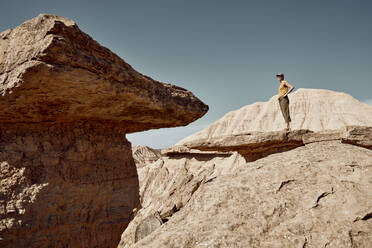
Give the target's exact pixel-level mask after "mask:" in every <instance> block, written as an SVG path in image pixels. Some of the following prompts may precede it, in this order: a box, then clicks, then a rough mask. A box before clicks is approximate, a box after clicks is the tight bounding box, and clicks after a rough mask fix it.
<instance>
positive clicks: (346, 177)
mask: <svg viewBox="0 0 372 248" xmlns="http://www.w3.org/2000/svg"><path fill="white" fill-rule="evenodd" d="M371 131H372V127H358V126H351V127H344V128H342V129H340V130H336V131H322V132H310V131H307V130H302V131H293V132H289V133H288V134H287V135H283V133H282V132H271V133H269V134H267V136H264V135H263V134H262V133H255V132H253V133H252V134H250V135H248V136H247V137H243V138H242V137H240V136H237V137H238V138H237V139H236V140H235V141H234V140H233V138H232V136H227V137H225V138H227V140H225V141H226V143H225V144H229V143H228V142H230V146H225V148H226V147H229V149H222V150H223V152H220V151H212V150H213V149H215V150H220V149H219V148H220V147H223V146H221V144H224V143H223V140H222V139H223V138H224V137H220V139H217V140H218V141H219V142H216V143H214V144H213V142H211V143H204V144H203V145H202V144H201V143H199V146H198V148H199V149H202V148H203V146H204V147H205V148H206V149H205V150H206V151H198V150H195V149H190V148H187V147H184V146H178V147H174V148H172V149H168V150H165V151H164V152H163V157H162V158H161V159H159V160H158V161H156V162H155V163H152V164H150V165H146V166H145V167H142V169H139V170H138V173H139V174H141V173H143V174H144V175H146V176H144V177H143V178H144V179H143V181H140V188H141V190H140V195H141V203H142V208H141V209H140V210H139V211H138V213H137V215H136V216H135V218H134V219H133V221H131V223H130V224H129V225H128V228H127V229H126V230H125V232H124V233H123V235H122V240H121V242H120V244H119V247H141V248H145V247H165V248H166V247H172V248H173V247H174V248H176V247H180V248H181V247H182V248H188V247H263V248H265V247H267V248H269V247H270V248H272V247H274V248H275V247H278V248H279V247H337V248H343V247H364V248H367V247H370V244H371V243H372V218H371V217H372V208H371V207H372V193H371V192H372V191H371V190H372V151H371V150H369V149H367V148H369V145H370V144H371V142H372V135H371ZM255 134H259V135H258V136H256V137H254V135H255ZM268 140H274V141H275V143H276V144H279V143H280V141H282V143H283V144H285V143H286V142H292V141H293V140H294V141H296V142H297V141H298V142H300V143H301V144H299V146H298V147H295V148H293V149H291V150H288V151H283V150H276V148H275V147H274V149H273V151H271V152H268V154H266V155H265V156H264V157H261V158H259V159H257V160H255V161H254V162H245V161H244V159H243V158H242V157H241V156H240V155H239V154H238V153H236V152H233V151H232V150H234V149H235V148H236V147H241V145H243V142H248V146H249V145H252V144H254V147H255V149H256V150H257V151H258V153H259V154H261V155H262V153H261V150H260V149H259V147H260V146H261V147H266V146H267V141H268ZM210 141H216V140H213V139H210ZM234 142H235V143H234ZM216 144H217V145H218V146H217V145H216ZM231 144H232V145H231ZM235 144H239V145H238V146H234V145H235ZM269 147H270V146H269ZM255 149H253V150H255ZM209 150H211V151H209ZM227 150H228V151H227ZM229 153H230V154H229ZM222 155H224V156H222ZM156 216H158V217H157V218H156ZM154 219H156V220H157V222H155V225H153V223H154ZM159 219H160V220H161V221H160V220H159ZM143 226H145V227H149V226H151V228H143Z"/></svg>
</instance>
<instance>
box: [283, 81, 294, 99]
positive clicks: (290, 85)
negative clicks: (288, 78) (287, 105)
mask: <svg viewBox="0 0 372 248" xmlns="http://www.w3.org/2000/svg"><path fill="white" fill-rule="evenodd" d="M285 85H286V86H287V87H288V88H289V90H288V91H287V93H286V94H285V95H284V96H287V95H288V94H289V93H291V92H292V91H293V90H294V88H295V87H294V86H293V85H292V84H290V83H288V82H286V83H285Z"/></svg>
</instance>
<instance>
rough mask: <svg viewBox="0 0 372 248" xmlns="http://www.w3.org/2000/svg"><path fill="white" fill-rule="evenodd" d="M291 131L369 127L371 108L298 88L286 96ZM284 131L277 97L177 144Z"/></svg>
mask: <svg viewBox="0 0 372 248" xmlns="http://www.w3.org/2000/svg"><path fill="white" fill-rule="evenodd" d="M289 101H290V114H291V118H292V123H291V128H292V129H293V130H298V129H309V130H312V131H316V132H317V131H323V130H335V129H339V128H342V127H344V126H348V125H358V126H372V106H370V105H368V104H365V103H362V102H360V101H358V100H356V99H355V98H353V97H352V96H350V95H348V94H345V93H341V92H335V91H331V90H324V89H298V90H297V91H295V92H294V93H292V94H290V95H289ZM284 128H285V122H284V119H283V117H282V113H281V112H280V108H279V104H278V100H277V96H273V97H272V98H271V99H270V100H269V101H267V102H256V103H253V104H250V105H247V106H245V107H242V108H241V109H238V110H235V111H232V112H229V113H227V114H226V115H225V116H224V117H222V118H221V119H220V120H218V121H216V122H215V123H213V124H212V125H210V126H209V127H207V128H205V129H203V130H201V131H200V132H198V133H195V134H193V135H191V136H189V137H186V138H185V139H183V140H181V141H180V142H178V143H177V144H176V145H183V144H185V143H187V142H191V141H195V140H200V139H208V138H216V137H221V136H225V135H236V134H242V133H246V132H252V131H261V132H267V131H279V130H283V129H284Z"/></svg>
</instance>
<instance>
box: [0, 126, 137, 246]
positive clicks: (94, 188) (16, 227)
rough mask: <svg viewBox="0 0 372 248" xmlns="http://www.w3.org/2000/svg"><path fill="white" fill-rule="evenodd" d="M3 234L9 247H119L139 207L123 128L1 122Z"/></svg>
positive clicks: (129, 151)
mask: <svg viewBox="0 0 372 248" xmlns="http://www.w3.org/2000/svg"><path fill="white" fill-rule="evenodd" d="M0 135H1V136H0V149H1V153H0V162H1V191H0V214H1V223H0V232H1V237H2V239H3V240H2V241H1V242H3V244H4V245H5V246H8V247H47V246H52V247H67V246H69V247H95V246H96V247H115V246H116V245H117V243H118V242H119V240H120V235H121V232H122V230H124V229H125V227H126V225H127V224H128V222H129V221H130V219H131V217H132V216H131V215H132V209H133V208H135V207H136V206H137V205H138V179H137V172H136V169H135V166H134V161H133V158H132V154H131V145H130V143H129V142H128V141H127V139H126V138H125V133H124V128H123V127H120V125H115V124H110V123H94V124H91V123H80V124H76V123H74V124H72V123H61V124H54V125H43V124H34V125H30V124H28V125H24V124H18V125H14V124H13V125H4V124H2V126H1V133H0Z"/></svg>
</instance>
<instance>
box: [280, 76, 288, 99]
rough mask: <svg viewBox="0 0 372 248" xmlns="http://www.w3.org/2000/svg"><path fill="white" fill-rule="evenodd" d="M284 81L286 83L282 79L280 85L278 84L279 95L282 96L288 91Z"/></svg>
mask: <svg viewBox="0 0 372 248" xmlns="http://www.w3.org/2000/svg"><path fill="white" fill-rule="evenodd" d="M286 83H288V82H287V81H285V80H283V81H282V82H281V83H280V86H279V97H282V96H284V95H285V94H287V92H288V86H287V85H285V84H286Z"/></svg>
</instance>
